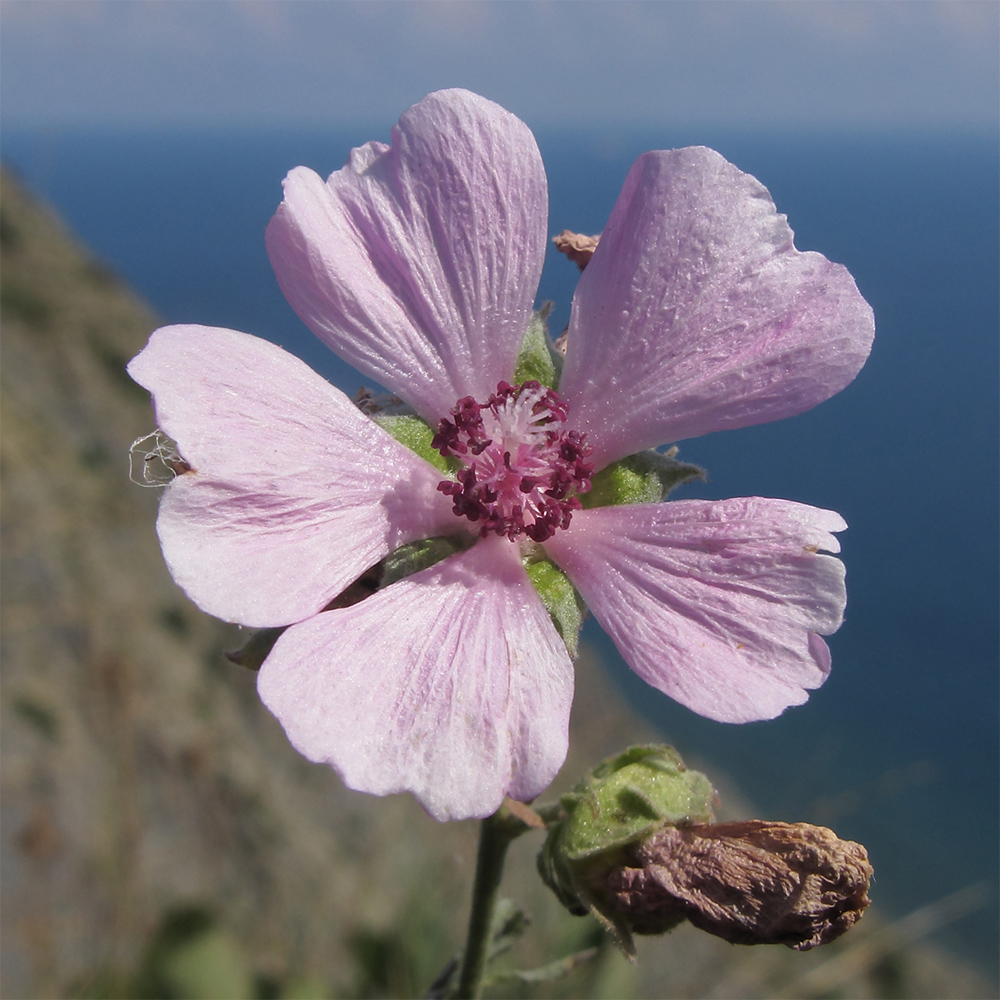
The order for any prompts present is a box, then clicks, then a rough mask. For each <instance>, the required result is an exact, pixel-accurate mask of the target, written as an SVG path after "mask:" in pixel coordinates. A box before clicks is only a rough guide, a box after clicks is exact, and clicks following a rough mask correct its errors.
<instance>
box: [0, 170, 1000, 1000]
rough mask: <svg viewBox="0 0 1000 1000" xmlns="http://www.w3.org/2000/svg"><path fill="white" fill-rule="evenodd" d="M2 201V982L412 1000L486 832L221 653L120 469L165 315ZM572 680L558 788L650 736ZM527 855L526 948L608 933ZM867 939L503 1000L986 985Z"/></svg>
mask: <svg viewBox="0 0 1000 1000" xmlns="http://www.w3.org/2000/svg"><path fill="white" fill-rule="evenodd" d="M0 198H2V215H0V245H2V261H0V267H2V325H3V339H2V397H0V406H2V420H3V423H2V452H0V471H2V476H3V496H2V503H3V506H2V545H3V566H2V573H3V578H2V582H3V595H2V596H3V605H2V629H3V646H2V656H3V687H2V699H0V713H2V729H0V739H2V753H3V761H2V775H0V778H2V793H3V813H2V829H0V835H2V840H0V850H2V887H3V908H2V913H0V920H2V924H0V930H2V942H0V944H2V954H0V958H2V981H0V992H2V995H3V996H4V997H9V998H15V997H71V996H91V997H116V996H117V997H178V998H197V997H206V998H207V997H223V998H225V997H229V998H233V997H247V998H249V997H261V998H263V997H287V998H292V997H335V996H337V997H369V996H371V997H374V996H401V997H405V996H412V995H417V994H418V993H419V991H420V990H421V989H422V987H423V986H425V985H426V984H427V983H429V982H430V980H431V979H432V978H433V977H434V975H435V973H436V972H437V971H438V969H439V968H440V967H441V966H442V965H443V964H444V962H445V961H446V960H447V959H448V957H449V956H450V954H451V953H452V951H453V949H454V947H455V946H456V945H457V943H458V942H459V941H460V938H461V928H462V924H463V921H464V918H465V913H466V907H467V900H468V893H469V890H470V885H471V877H472V868H473V863H474V857H475V838H476V833H477V831H476V825H475V824H473V823H464V824H451V825H444V826H442V825H439V824H437V823H435V822H433V821H432V820H430V819H429V818H428V817H427V816H426V815H425V814H424V813H423V812H422V811H421V809H420V808H419V807H418V806H417V805H416V804H415V803H414V802H413V801H412V800H410V799H409V798H408V797H396V798H393V799H389V800H376V799H371V798H369V797H367V796H363V795H358V794H356V793H352V792H349V791H347V790H346V789H344V788H343V786H342V785H341V784H340V782H339V781H338V780H337V778H336V777H335V776H334V775H333V774H332V773H331V772H330V771H329V770H327V769H326V768H322V767H315V766H313V765H310V764H308V763H307V762H306V761H304V760H303V759H302V758H300V757H299V756H298V755H297V754H295V753H294V751H292V750H291V748H290V747H289V746H288V744H287V742H286V740H285V738H284V735H283V733H282V732H281V729H280V727H279V726H278V725H277V723H276V722H275V721H274V720H273V719H272V718H271V717H270V715H269V714H268V713H267V712H266V710H264V709H263V708H262V707H261V705H260V704H259V702H258V700H257V698H256V694H255V691H254V678H253V675H252V674H250V673H248V672H247V671H244V670H242V669H241V668H239V667H236V666H234V665H232V664H230V663H228V662H227V661H226V660H225V659H224V657H223V655H222V654H223V651H224V650H226V649H232V648H234V647H236V646H238V645H239V644H240V643H241V641H242V640H241V637H240V635H239V632H238V630H236V629H235V628H232V627H229V626H224V625H222V624H220V623H217V622H214V621H212V620H211V619H208V618H207V617H205V616H204V615H202V614H200V613H199V612H198V611H197V610H196V609H195V608H194V607H193V606H192V605H190V604H189V602H188V601H187V600H186V599H185V597H184V596H183V594H182V593H181V592H180V591H179V590H178V589H177V588H176V587H175V586H174V585H173V583H172V582H171V580H170V578H169V576H168V575H167V573H166V570H165V569H164V566H163V562H162V559H161V557H160V553H159V547H158V545H157V542H156V537H155V534H154V529H153V525H154V519H155V514H156V500H157V494H156V491H155V490H150V489H141V488H139V487H137V486H134V485H132V484H131V483H129V481H128V477H127V471H128V470H127V465H128V462H127V457H126V456H127V453H128V450H129V446H130V444H131V442H132V441H133V440H135V439H136V438H138V437H140V436H141V435H143V434H145V433H146V432H148V431H150V430H152V429H153V423H152V420H153V418H152V413H151V410H150V407H149V402H148V399H147V397H146V394H145V393H144V392H143V391H142V390H141V389H139V388H138V387H137V386H136V385H134V384H133V383H132V382H131V381H130V380H129V379H128V377H127V376H126V374H125V370H124V369H125V363H126V361H127V360H128V359H129V358H130V357H131V356H132V355H133V354H134V353H135V352H136V351H137V350H138V349H139V348H140V347H141V346H142V344H143V343H144V341H145V339H146V337H147V336H148V334H149V332H150V331H151V330H152V329H153V328H154V326H155V325H156V319H155V317H154V316H152V315H151V314H150V312H149V310H148V309H147V308H146V307H145V306H144V305H143V304H142V303H141V302H139V301H138V300H137V299H136V298H135V296H134V295H132V294H131V293H130V292H129V291H128V289H126V288H124V287H123V286H122V285H121V284H120V283H119V282H118V281H117V279H116V278H115V277H114V276H113V275H112V274H110V273H109V272H108V271H107V270H105V269H104V268H103V267H102V266H101V265H100V264H99V263H97V262H95V261H94V260H93V259H91V258H90V257H89V256H88V255H87V254H86V253H85V252H83V251H82V250H81V249H80V248H79V247H77V246H76V245H75V244H74V243H73V241H72V240H71V239H70V238H69V237H68V235H67V234H66V233H65V232H64V231H63V230H62V229H61V227H60V225H59V224H58V222H57V221H56V220H55V219H53V218H52V217H51V216H50V215H48V214H47V213H46V212H44V211H43V210H42V209H40V208H39V207H38V206H37V205H35V204H33V203H32V202H31V200H30V199H29V198H28V197H27V196H26V195H25V193H24V192H23V191H22V190H21V189H20V188H19V187H18V185H17V184H16V183H15V182H14V181H12V180H11V179H10V178H9V177H7V176H5V177H4V178H3V189H2V195H0ZM579 677H580V680H579V689H580V690H579V696H578V699H577V704H576V706H575V709H574V732H573V741H572V746H573V751H572V756H571V759H570V761H569V763H568V764H567V767H566V769H565V770H564V774H565V779H564V780H563V782H562V784H563V785H566V784H569V783H571V782H572V781H573V780H574V779H575V777H576V776H578V775H579V774H580V773H581V772H582V771H583V770H585V769H586V768H587V767H588V766H590V765H592V764H593V763H595V762H596V761H597V760H599V759H600V758H601V757H603V756H605V755H607V754H609V753H612V752H614V751H616V750H619V749H621V748H622V747H623V746H625V745H626V744H628V743H631V742H641V741H645V740H648V739H650V738H651V736H652V734H650V733H649V732H648V731H646V729H645V727H644V725H643V724H642V723H640V722H639V721H638V720H637V719H636V718H635V717H634V716H633V715H632V714H631V713H630V712H629V711H628V710H627V709H626V708H625V706H624V705H623V703H622V702H621V700H620V698H619V697H618V695H617V694H616V692H615V691H614V690H613V688H612V687H610V686H609V685H608V682H607V681H606V680H605V679H604V678H603V676H602V674H601V673H600V671H599V669H598V668H597V666H596V665H595V664H594V663H593V662H592V660H591V659H590V658H589V657H588V656H587V655H586V654H585V655H584V657H583V659H582V661H581V664H580V671H579ZM713 777H715V778H717V777H718V776H715V775H713ZM726 799H727V801H728V802H730V803H732V802H733V801H735V796H733V795H730V796H726ZM737 811H738V810H737ZM776 818H777V817H776ZM784 818H789V819H794V818H795V817H784ZM538 846H539V845H538V841H537V839H534V840H533V839H532V838H531V837H525V838H523V839H522V841H519V842H518V843H516V844H515V845H514V848H513V850H512V856H511V860H510V867H509V876H508V879H507V883H506V885H505V890H506V891H507V892H508V893H509V894H511V895H515V896H516V897H517V898H518V899H519V900H520V901H521V902H522V903H524V904H525V905H526V907H527V909H528V910H529V912H530V913H531V915H532V917H533V919H534V935H533V937H532V938H531V939H530V940H529V941H527V942H525V944H524V945H523V946H522V947H521V948H519V949H518V950H517V953H516V959H517V961H518V962H519V963H520V964H522V965H530V964H533V963H534V964H540V963H541V962H543V961H546V960H548V959H551V958H553V957H555V956H556V955H560V954H567V953H569V952H572V951H574V950H576V949H577V948H580V947H584V946H585V945H586V944H588V943H589V942H591V941H593V940H599V939H600V934H599V933H596V934H595V931H596V928H595V927H594V926H593V925H592V924H591V923H590V921H589V920H581V919H578V918H573V917H570V916H568V915H567V914H565V913H563V911H561V910H560V909H559V907H558V906H557V905H556V903H555V901H554V900H553V899H552V898H551V897H550V896H549V895H548V893H547V891H546V890H545V889H543V888H542V887H541V885H540V883H539V882H538V880H537V879H536V878H535V876H534V870H533V869H534V854H535V852H536V851H537V848H538ZM861 928H862V929H860V930H859V931H857V932H855V933H854V934H852V935H850V936H849V937H848V938H847V939H846V940H845V941H844V942H843V944H842V945H837V946H832V947H831V948H828V949H819V950H818V951H817V952H813V953H810V954H807V955H798V954H794V953H791V952H787V951H786V950H784V949H763V950H758V951H750V950H748V949H740V948H734V947H731V946H729V945H726V944H724V943H723V942H721V941H717V940H715V939H712V938H709V937H707V936H705V935H703V934H700V933H699V932H696V931H694V930H692V929H691V928H686V927H685V928H682V929H681V930H679V931H677V932H675V933H674V934H672V935H671V936H669V937H668V938H666V939H662V940H656V941H645V942H642V947H641V948H640V960H639V964H638V965H637V966H635V967H632V966H629V965H628V964H627V963H626V962H625V961H624V960H623V959H621V958H620V957H619V956H618V955H617V954H616V953H614V952H613V951H611V950H610V949H605V950H604V951H602V953H601V956H600V957H599V959H598V960H597V961H596V963H593V964H592V965H591V966H589V967H588V968H586V969H582V970H578V971H577V972H576V973H574V975H573V976H572V977H571V978H570V979H568V980H566V981H564V982H561V983H558V984H553V985H550V986H545V987H533V988H530V987H526V986H521V985H514V984H511V985H510V986H508V987H507V988H506V989H505V991H504V990H500V991H497V995H501V994H505V995H516V996H595V997H596V996H629V995H631V996H649V997H672V996H677V997H694V996H716V997H725V996H742V997H751V996H774V995H788V996H813V995H815V996H820V995H823V996H835V995H836V996H852V997H853V996H857V997H867V996H871V997H876V996H877V997H889V996H900V997H908V996H914V997H916V996H927V997H978V996H987V995H989V992H988V988H987V987H986V986H985V984H983V983H982V982H981V981H979V980H978V979H976V977H975V975H974V974H973V973H971V972H969V971H968V970H967V969H965V968H964V967H962V966H960V965H959V964H957V963H956V962H954V961H952V960H950V959H949V958H948V957H946V956H943V955H940V954H937V953H934V952H928V951H927V949H920V950H919V951H918V950H915V949H913V948H908V947H907V946H906V942H905V940H902V939H900V938H899V936H898V935H897V934H896V933H895V932H894V931H893V929H892V928H886V927H885V926H884V925H880V923H879V921H878V919H877V917H873V918H870V919H866V921H864V922H863V923H862V925H861ZM852 956H853V957H852ZM838 962H839V963H840V964H839V965H838V964H837V963H838ZM824 970H825V971H824ZM810 976H811V977H813V978H812V979H809V977H810ZM789 990H790V991H791V992H789ZM782 991H784V993H783V994H782Z"/></svg>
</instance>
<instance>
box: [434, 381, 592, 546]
mask: <svg viewBox="0 0 1000 1000" xmlns="http://www.w3.org/2000/svg"><path fill="white" fill-rule="evenodd" d="M568 415H569V412H568V409H567V406H566V403H565V402H564V401H563V399H562V397H560V395H559V394H558V393H557V392H556V391H555V390H554V389H549V388H547V387H546V386H543V385H542V384H541V383H539V382H534V381H530V382H524V383H523V384H521V385H517V386H514V385H510V384H509V383H508V382H501V383H499V385H497V391H496V392H495V393H493V394H492V395H491V396H490V398H489V399H488V400H487V401H486V402H485V403H477V402H476V401H475V400H474V399H473V398H472V397H471V396H466V397H465V398H464V399H460V400H459V401H458V402H457V403H456V404H455V406H454V408H453V409H452V411H451V414H450V417H445V418H444V419H443V420H442V421H441V423H440V425H439V427H438V432H437V434H436V435H435V437H434V441H433V445H434V447H435V448H436V449H437V450H438V451H440V452H441V454H442V455H444V456H445V457H446V458H449V457H454V458H457V459H458V460H459V461H460V462H461V463H462V468H461V469H459V471H458V473H457V475H456V478H455V479H454V480H451V479H446V480H444V481H443V482H441V483H439V484H438V489H439V490H440V491H441V492H442V493H445V494H447V495H448V496H450V497H451V498H452V509H453V510H454V512H455V514H456V515H457V516H459V517H467V518H468V519H469V520H470V521H473V522H476V523H477V524H478V525H479V532H480V534H481V535H483V536H486V535H488V534H490V533H491V532H493V533H495V534H497V535H504V536H506V537H507V538H509V539H511V541H513V540H514V539H516V538H518V537H519V536H520V535H526V536H527V537H528V538H529V539H531V541H534V542H544V541H545V540H546V539H548V538H551V537H552V536H553V535H554V534H555V533H556V531H558V530H559V529H560V528H566V527H568V526H569V523H570V519H571V518H572V516H573V511H574V510H579V509H580V506H581V504H580V500H579V494H581V493H586V492H587V491H588V490H589V489H590V477H591V476H592V475H593V473H594V466H593V464H592V463H591V462H589V461H588V458H589V456H590V452H591V449H590V446H589V445H588V444H587V441H586V435H585V434H581V433H579V432H577V431H574V430H569V429H567V428H566V427H565V424H566V420H567V417H568Z"/></svg>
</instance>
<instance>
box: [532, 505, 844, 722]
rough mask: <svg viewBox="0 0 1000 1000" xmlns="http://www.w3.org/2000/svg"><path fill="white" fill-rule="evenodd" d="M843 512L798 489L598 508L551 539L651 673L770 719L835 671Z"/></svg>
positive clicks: (620, 640) (709, 708)
mask: <svg viewBox="0 0 1000 1000" xmlns="http://www.w3.org/2000/svg"><path fill="white" fill-rule="evenodd" d="M845 527H846V525H845V523H844V521H843V518H841V517H840V515H839V514H835V513H834V512H833V511H828V510H820V509H818V508H815V507H808V506H806V505H805V504H799V503H793V502H791V501H790V500H769V499H764V498H761V497H750V498H745V499H736V500H721V501H710V500H674V501H670V502H668V503H650V504H637V505H634V506H622V507H598V508H594V509H592V510H580V511H576V512H575V513H574V514H573V523H572V524H571V525H570V526H569V528H567V529H566V530H565V531H562V532H559V533H558V534H557V535H555V537H553V538H552V539H551V540H550V541H548V542H546V543H545V549H546V551H547V552H548V553H549V554H550V555H551V556H552V558H553V559H554V560H555V561H556V562H557V563H558V564H559V565H560V566H561V567H562V568H563V569H564V570H565V571H566V573H567V574H568V575H569V577H570V579H571V580H572V581H573V583H574V584H575V586H576V587H577V589H578V590H579V591H580V593H581V595H582V596H583V599H584V600H585V601H586V602H587V604H588V605H589V607H590V609H591V610H592V611H593V613H594V617H595V618H596V619H597V620H598V621H599V622H600V624H601V625H602V627H603V628H604V629H605V631H607V632H608V634H609V635H610V636H611V638H612V639H613V640H614V642H615V645H616V646H617V647H618V649H619V651H620V652H621V654H622V656H623V657H624V658H625V660H626V662H627V663H628V664H629V665H630V666H631V667H632V669H633V670H635V672H636V673H637V674H639V676H640V677H642V678H643V680H645V681H647V682H648V683H650V684H652V685H653V687H655V688H658V689H659V690H661V691H663V692H664V693H666V694H668V695H670V697H671V698H673V699H675V700H676V701H679V702H680V703H681V704H682V705H686V706H687V707H688V708H690V709H692V710H693V711H695V712H697V713H698V714H699V715H704V716H707V717H708V718H710V719H716V720H718V721H720V722H751V721H754V720H757V719H770V718H774V716H776V715H779V714H780V713H781V712H782V711H783V710H784V709H785V708H787V707H788V706H790V705H799V704H801V703H802V702H804V701H805V700H806V698H807V697H808V694H807V692H808V691H809V690H811V689H813V688H817V687H819V686H820V685H821V684H822V683H823V681H824V680H825V679H826V676H827V674H828V673H829V669H830V654H829V651H828V649H827V646H826V643H824V642H823V640H822V639H820V638H819V635H828V634H830V633H831V632H834V631H835V630H836V629H837V628H838V627H839V626H840V623H841V621H842V619H843V612H844V605H845V602H846V595H845V590H844V566H843V563H841V561H840V560H839V559H834V558H833V557H832V556H828V555H820V554H818V550H820V549H825V550H827V551H829V552H837V551H839V545H838V543H837V540H836V538H834V537H833V535H832V534H830V532H832V531H841V530H843V529H844V528H845Z"/></svg>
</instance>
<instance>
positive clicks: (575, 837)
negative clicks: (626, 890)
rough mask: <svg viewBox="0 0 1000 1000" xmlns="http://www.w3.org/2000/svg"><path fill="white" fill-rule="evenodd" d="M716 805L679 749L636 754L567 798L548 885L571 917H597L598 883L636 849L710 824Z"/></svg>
mask: <svg viewBox="0 0 1000 1000" xmlns="http://www.w3.org/2000/svg"><path fill="white" fill-rule="evenodd" d="M714 797H715V792H714V791H713V789H712V786H711V784H709V781H708V779H707V778H706V777H705V776H704V775H703V774H700V773H699V772H698V771H689V770H688V769H687V768H686V767H685V766H684V763H683V761H682V760H681V758H680V755H679V754H678V753H677V751H676V750H674V749H673V748H672V747H668V746H662V745H655V744H654V745H651V746H636V747H630V748H629V749H628V750H626V751H625V752H624V753H621V754H619V755H618V756H616V757H610V758H608V759H607V760H605V761H604V762H603V763H601V764H599V765H598V766H597V767H596V768H595V769H594V771H593V772H592V773H591V774H590V775H589V776H588V777H587V778H586V779H584V780H583V781H582V782H580V783H579V784H578V785H577V786H576V787H575V788H573V789H572V791H570V792H568V793H567V794H566V795H564V796H563V797H562V800H561V804H562V810H563V812H564V814H565V815H564V816H563V818H561V819H560V820H559V821H558V822H556V823H554V824H553V825H551V826H550V828H549V834H548V837H547V838H546V841H545V846H544V847H543V848H542V852H541V854H539V856H538V868H539V872H540V873H541V876H542V879H543V881H544V882H545V883H546V884H547V885H548V886H549V888H551V889H552V891H553V892H554V893H555V894H556V896H558V897H559V900H560V901H561V902H562V904H563V905H564V906H565V907H566V908H567V909H569V910H570V912H572V913H576V914H579V915H582V914H584V913H587V912H588V911H591V912H593V911H594V909H595V906H594V902H593V900H592V899H591V893H590V890H589V886H590V884H591V883H592V882H594V881H595V880H596V884H601V883H602V880H603V877H604V873H606V872H608V871H611V870H614V869H615V868H617V867H618V866H620V865H622V864H624V863H625V860H626V857H627V855H626V852H627V849H628V848H629V847H630V846H632V845H637V844H639V843H641V842H642V841H643V840H644V839H646V838H648V837H650V836H652V835H653V834H655V833H656V831H657V830H659V829H660V828H661V827H663V826H664V825H674V824H677V823H705V822H708V821H710V820H711V819H712V818H713V814H712V802H713V800H714ZM679 919H681V918H679ZM604 922H605V923H606V924H608V922H609V921H608V919H605V920H604ZM611 922H612V923H614V921H611Z"/></svg>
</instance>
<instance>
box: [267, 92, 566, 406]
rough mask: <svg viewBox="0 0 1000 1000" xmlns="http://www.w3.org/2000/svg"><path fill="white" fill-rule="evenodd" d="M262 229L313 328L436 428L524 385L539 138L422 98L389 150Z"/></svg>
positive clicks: (540, 181)
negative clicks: (464, 402)
mask: <svg viewBox="0 0 1000 1000" xmlns="http://www.w3.org/2000/svg"><path fill="white" fill-rule="evenodd" d="M284 187H285V199H284V201H283V203H282V204H281V206H280V208H279V209H278V212H277V214H276V215H275V216H274V218H273V219H272V220H271V223H270V225H269V226H268V229H267V248H268V253H269V254H270V257H271V263H272V265H273V266H274V270H275V273H276V274H277V277H278V282H279V284H280V285H281V289H282V291H283V292H284V293H285V296H286V297H287V298H288V301H289V302H290V303H291V304H292V307H293V308H294V309H295V311H296V312H297V313H298V314H299V315H300V316H301V317H302V319H303V320H304V321H305V322H306V324H307V325H308V326H309V328H310V329H311V330H312V331H313V332H314V333H315V334H316V335H317V336H318V337H320V339H322V340H323V341H324V342H325V343H327V344H328V345H329V346H330V347H331V348H332V349H333V350H334V351H336V352H337V353H338V354H339V355H340V356H341V357H342V358H344V360H346V361H348V362H350V364H352V365H354V366H355V367H356V368H357V369H358V370H359V371H362V372H364V373H365V374H366V375H369V376H371V377H372V378H374V379H377V380H378V381H379V382H380V383H382V385H384V386H386V387H387V388H389V389H391V390H392V391H393V392H395V393H397V394H398V395H399V396H400V397H401V398H402V399H404V400H406V402H407V403H409V404H410V405H411V406H412V407H413V408H414V409H416V410H417V412H418V413H419V414H420V415H421V416H422V417H424V419H426V420H428V421H429V422H431V423H433V424H436V423H437V421H438V420H439V419H440V418H441V417H443V416H445V415H446V414H447V413H448V411H449V410H450V409H451V407H452V406H454V405H455V401H456V400H458V399H460V398H461V397H464V396H473V397H475V398H476V399H485V398H486V397H487V396H488V395H489V394H490V393H491V392H493V391H495V390H496V387H497V383H498V382H499V381H500V380H501V379H509V378H511V377H512V376H513V373H514V365H515V361H516V358H517V353H518V349H519V348H520V345H521V340H522V339H523V337H524V333H525V330H526V328H527V325H528V319H529V316H530V312H531V306H532V304H533V302H534V297H535V291H536V289H537V288H538V279H539V276H540V275H541V270H542V261H543V259H544V256H545V243H546V222H547V211H548V200H547V199H548V194H547V187H546V180H545V171H544V168H543V167H542V161H541V156H540V154H539V152H538V147H537V146H536V145H535V139H534V137H533V136H532V134H531V132H530V130H529V129H528V127H527V126H526V125H525V124H524V123H523V122H521V121H520V120H519V119H517V118H515V117H514V116H513V115H512V114H510V113H509V112H507V111H504V109H503V108H501V107H499V105H496V104H494V103H492V102H491V101H487V100H485V99H484V98H482V97H478V96H476V95H475V94H471V93H469V92H468V91H465V90H443V91H439V92H438V93H435V94H431V95H430V96H428V97H425V98H424V99H423V100H422V101H421V102H420V103H419V104H416V105H414V106H413V107H412V108H410V110H409V111H407V112H406V113H405V114H404V115H403V116H402V117H401V118H400V120H399V124H398V125H397V126H396V127H395V128H394V129H393V133H392V146H391V147H390V146H385V145H383V144H382V143H369V144H368V145H367V146H363V147H361V148H360V149H356V150H354V151H353V153H352V154H351V157H350V160H349V161H348V163H347V165H346V166H345V167H344V168H343V169H342V170H339V171H337V172H336V173H334V174H331V175H330V178H329V179H328V180H327V181H326V183H325V184H324V182H323V181H322V180H321V179H320V177H319V176H317V175H316V174H315V173H313V172H312V171H311V170H307V169H306V168H305V167H298V168H297V169H295V170H293V171H292V172H291V173H290V174H289V175H288V177H287V178H286V180H285V185H284Z"/></svg>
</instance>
